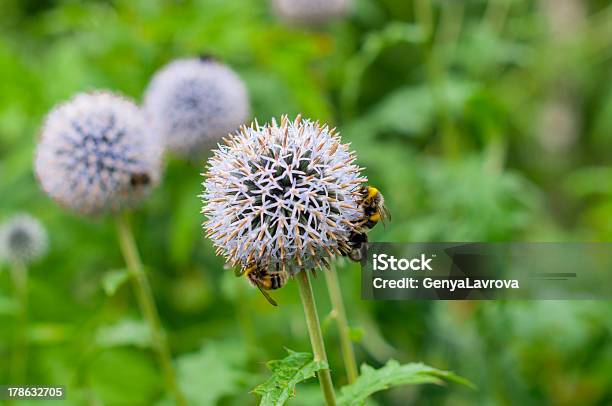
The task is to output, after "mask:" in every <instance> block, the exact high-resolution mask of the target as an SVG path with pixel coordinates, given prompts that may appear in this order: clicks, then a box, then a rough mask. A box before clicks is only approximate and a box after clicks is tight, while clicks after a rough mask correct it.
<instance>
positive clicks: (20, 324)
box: [10, 262, 28, 385]
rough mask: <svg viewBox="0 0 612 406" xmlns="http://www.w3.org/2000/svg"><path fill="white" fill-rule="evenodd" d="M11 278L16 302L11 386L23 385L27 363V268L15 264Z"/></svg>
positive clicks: (19, 263) (20, 264) (18, 263)
mask: <svg viewBox="0 0 612 406" xmlns="http://www.w3.org/2000/svg"><path fill="white" fill-rule="evenodd" d="M11 278H12V279H13V286H14V288H15V299H16V300H17V314H16V316H17V317H16V318H17V329H16V334H15V345H14V347H13V355H12V361H11V376H10V382H11V384H13V385H19V384H25V383H26V382H25V379H26V366H27V362H28V268H27V267H26V266H25V265H24V264H23V263H21V262H15V263H14V264H13V267H12V269H11Z"/></svg>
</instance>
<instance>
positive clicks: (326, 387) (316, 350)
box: [297, 271, 336, 406]
mask: <svg viewBox="0 0 612 406" xmlns="http://www.w3.org/2000/svg"><path fill="white" fill-rule="evenodd" d="M297 281H298V286H299V288H300V298H301V299H302V306H303V307H304V315H305V316H306V326H307V327H308V334H309V335H310V345H311V346H312V352H313V354H314V359H315V360H316V361H323V362H325V363H327V354H326V353H325V344H324V343H323V334H322V333H321V326H320V324H319V316H318V315H317V306H316V304H315V299H314V295H313V294H312V285H311V284H310V279H309V276H308V272H307V271H302V272H299V273H298V276H297ZM317 376H318V378H319V383H320V384H321V391H322V392H323V397H324V398H325V403H326V404H327V406H334V405H335V404H336V395H335V393H334V384H333V383H332V379H331V373H330V372H329V368H325V369H322V370H320V371H319V372H317Z"/></svg>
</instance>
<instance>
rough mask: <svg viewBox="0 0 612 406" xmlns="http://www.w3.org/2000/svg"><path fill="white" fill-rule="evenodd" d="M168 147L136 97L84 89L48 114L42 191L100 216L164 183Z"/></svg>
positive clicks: (39, 158) (39, 168) (40, 167)
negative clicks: (164, 155)
mask: <svg viewBox="0 0 612 406" xmlns="http://www.w3.org/2000/svg"><path fill="white" fill-rule="evenodd" d="M162 151H163V145H162V143H161V140H160V139H159V137H158V136H156V135H155V134H154V133H153V132H151V131H150V130H149V128H148V126H147V125H146V121H145V119H144V115H143V114H142V112H141V110H140V109H139V108H138V106H136V104H134V103H133V102H132V101H130V100H128V99H126V98H123V97H121V96H117V95H115V94H112V93H110V92H96V93H81V94H78V95H76V96H75V97H74V98H73V99H72V100H70V101H68V102H66V103H64V104H61V105H59V106H57V107H56V108H54V109H53V110H52V111H51V112H50V113H49V115H48V116H47V118H46V121H45V124H44V126H43V129H42V133H41V136H40V140H39V143H38V147H37V151H36V158H35V162H34V166H35V168H34V169H35V172H36V176H37V177H38V180H39V182H40V184H41V186H42V189H43V190H44V191H45V192H46V193H47V194H48V195H49V196H51V197H52V198H53V199H54V200H56V201H57V202H58V203H60V204H61V205H62V206H64V207H67V208H68V209H71V210H73V211H76V212H79V213H82V214H86V215H97V214H103V213H106V212H114V211H119V210H122V209H124V208H127V207H131V206H133V205H135V204H137V203H139V202H140V201H141V200H142V199H144V198H145V197H146V196H147V195H148V193H149V191H150V190H151V189H152V187H153V186H154V185H156V184H157V183H159V179H160V177H161V166H162V165H161V163H162V162H161V157H162Z"/></svg>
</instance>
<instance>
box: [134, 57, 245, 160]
mask: <svg viewBox="0 0 612 406" xmlns="http://www.w3.org/2000/svg"><path fill="white" fill-rule="evenodd" d="M144 108H145V110H146V113H147V116H148V120H149V121H150V122H151V123H152V124H153V126H154V128H155V129H156V131H158V132H159V134H160V135H161V136H162V137H163V138H164V140H165V143H166V147H167V148H168V149H169V150H171V151H173V152H174V153H176V154H178V155H180V156H183V157H187V158H194V157H198V156H201V155H204V154H206V153H207V152H208V151H210V149H211V148H212V147H214V146H216V144H217V142H219V141H220V140H221V138H222V137H224V136H226V135H227V134H228V133H230V132H233V131H235V130H237V129H238V127H239V126H240V125H241V124H243V123H244V121H245V120H246V119H247V117H248V115H249V110H250V108H249V100H248V94H247V90H246V88H245V86H244V83H243V82H242V80H241V79H240V78H239V77H238V75H237V74H236V73H234V71H233V70H231V69H230V68H229V67H227V66H226V65H224V64H222V63H220V62H218V61H216V60H215V59H214V58H212V57H210V56H206V55H205V56H202V57H200V58H192V59H178V60H176V61H174V62H171V63H169V64H168V65H166V66H165V67H163V68H162V69H161V70H160V71H158V72H157V73H156V74H155V76H154V77H153V79H152V81H151V83H150V84H149V86H148V88H147V90H146V92H145V97H144Z"/></svg>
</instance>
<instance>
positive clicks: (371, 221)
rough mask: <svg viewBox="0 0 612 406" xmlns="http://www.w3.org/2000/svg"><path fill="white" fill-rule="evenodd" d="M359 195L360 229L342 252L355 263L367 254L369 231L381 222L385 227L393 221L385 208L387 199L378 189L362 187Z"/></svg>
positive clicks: (353, 232) (358, 223) (352, 233)
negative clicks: (387, 222)
mask: <svg viewBox="0 0 612 406" xmlns="http://www.w3.org/2000/svg"><path fill="white" fill-rule="evenodd" d="M359 193H360V194H361V201H360V203H359V207H360V208H361V209H362V210H363V215H362V216H361V218H360V219H358V220H357V222H356V224H357V226H358V229H357V230H354V231H352V232H351V235H350V236H349V242H348V249H347V250H345V251H343V252H342V255H344V256H348V257H349V258H350V259H351V260H353V261H355V262H361V261H362V260H363V258H365V256H366V254H367V246H368V234H367V233H368V231H370V230H371V229H372V228H374V227H375V226H376V224H378V223H379V222H382V223H383V225H384V222H385V220H387V219H389V220H390V219H391V214H390V213H389V210H388V209H387V207H386V206H385V198H384V197H383V195H382V193H380V191H379V190H378V189H377V188H375V187H372V186H361V187H360V188H359Z"/></svg>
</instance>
